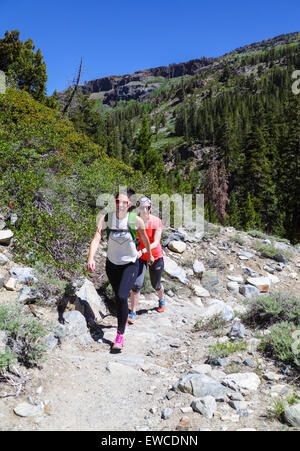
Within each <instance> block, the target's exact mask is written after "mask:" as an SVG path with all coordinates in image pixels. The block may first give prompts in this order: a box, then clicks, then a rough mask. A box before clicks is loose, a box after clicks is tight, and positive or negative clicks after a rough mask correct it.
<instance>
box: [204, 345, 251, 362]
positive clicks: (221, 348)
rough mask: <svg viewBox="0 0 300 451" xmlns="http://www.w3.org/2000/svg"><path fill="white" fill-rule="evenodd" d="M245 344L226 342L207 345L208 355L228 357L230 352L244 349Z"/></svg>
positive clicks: (245, 347)
mask: <svg viewBox="0 0 300 451" xmlns="http://www.w3.org/2000/svg"><path fill="white" fill-rule="evenodd" d="M246 349H247V344H246V343H244V342H231V341H229V342H226V343H217V344H215V345H211V346H209V355H210V356H211V357H213V358H219V357H220V358H222V357H228V356H229V355H230V354H234V353H235V352H238V351H245V350H246Z"/></svg>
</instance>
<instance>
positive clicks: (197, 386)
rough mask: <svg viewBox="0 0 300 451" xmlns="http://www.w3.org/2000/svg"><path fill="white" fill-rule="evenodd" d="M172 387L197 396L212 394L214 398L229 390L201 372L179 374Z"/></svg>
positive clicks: (203, 396) (202, 396) (223, 394)
mask: <svg viewBox="0 0 300 451" xmlns="http://www.w3.org/2000/svg"><path fill="white" fill-rule="evenodd" d="M174 389H175V390H179V391H181V392H183V393H190V394H191V395H194V396H195V397H197V398H205V397H206V396H212V397H213V398H215V399H218V398H221V397H223V396H225V395H226V394H227V393H229V392H230V391H231V390H229V389H228V388H226V387H225V386H224V385H221V384H220V383H219V382H217V381H216V380H215V379H213V378H212V377H209V376H207V375H206V374H201V373H189V374H185V375H183V376H181V378H180V379H179V381H178V382H177V383H176V384H175V385H174Z"/></svg>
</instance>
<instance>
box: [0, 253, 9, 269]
mask: <svg viewBox="0 0 300 451" xmlns="http://www.w3.org/2000/svg"><path fill="white" fill-rule="evenodd" d="M8 262H9V259H8V258H7V257H6V255H4V254H0V266H2V265H5V264H6V263H8Z"/></svg>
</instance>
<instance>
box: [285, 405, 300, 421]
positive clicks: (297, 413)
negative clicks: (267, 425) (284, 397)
mask: <svg viewBox="0 0 300 451" xmlns="http://www.w3.org/2000/svg"><path fill="white" fill-rule="evenodd" d="M283 418H284V421H285V422H286V423H287V424H289V425H290V426H293V427H299V426H300V403H298V404H294V405H292V406H288V407H286V408H285V409H284V412H283Z"/></svg>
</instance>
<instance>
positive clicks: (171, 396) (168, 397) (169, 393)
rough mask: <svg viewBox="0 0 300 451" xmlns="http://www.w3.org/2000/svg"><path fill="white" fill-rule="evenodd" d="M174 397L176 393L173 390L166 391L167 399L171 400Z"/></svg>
mask: <svg viewBox="0 0 300 451" xmlns="http://www.w3.org/2000/svg"><path fill="white" fill-rule="evenodd" d="M175 395H176V393H175V392H174V390H170V391H168V393H167V394H166V397H167V399H169V400H170V399H172V398H173V397H174V396H175Z"/></svg>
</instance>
